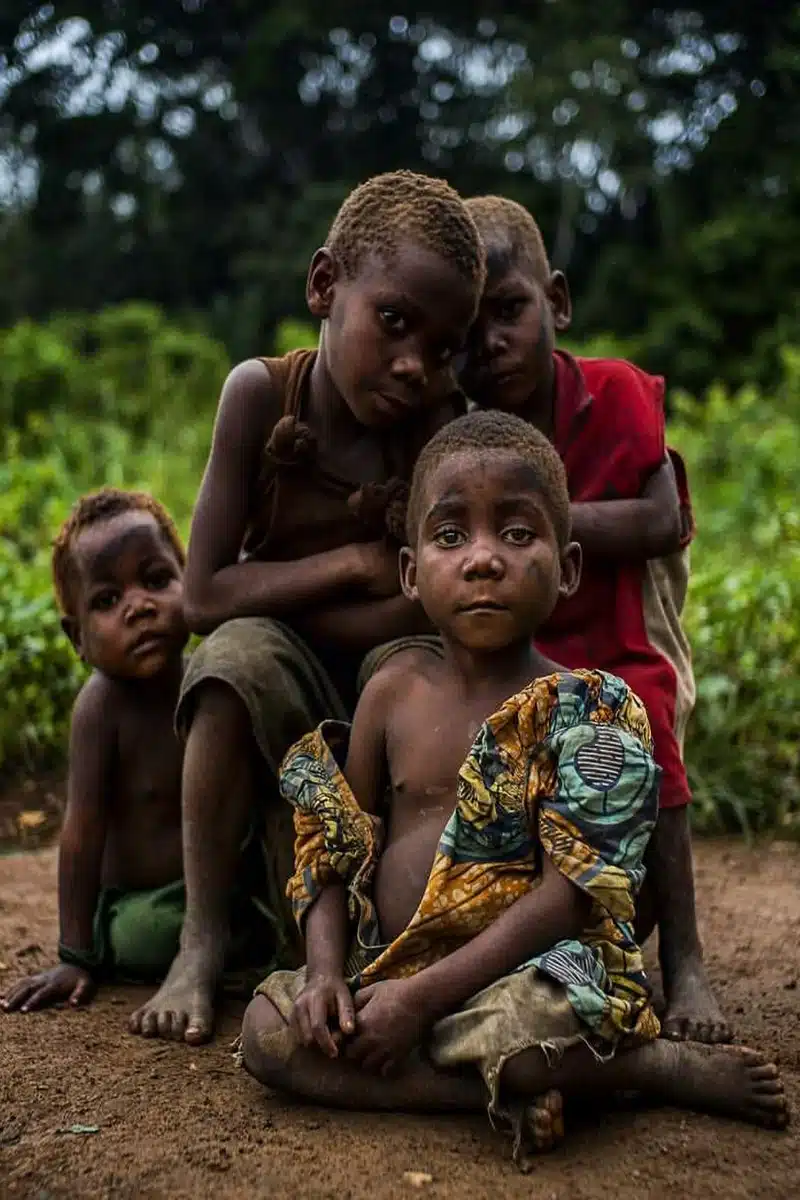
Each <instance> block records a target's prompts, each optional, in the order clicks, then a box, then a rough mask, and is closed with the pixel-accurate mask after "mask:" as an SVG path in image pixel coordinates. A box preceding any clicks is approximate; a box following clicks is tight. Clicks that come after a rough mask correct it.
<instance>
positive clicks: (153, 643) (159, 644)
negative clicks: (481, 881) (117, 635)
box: [131, 631, 169, 657]
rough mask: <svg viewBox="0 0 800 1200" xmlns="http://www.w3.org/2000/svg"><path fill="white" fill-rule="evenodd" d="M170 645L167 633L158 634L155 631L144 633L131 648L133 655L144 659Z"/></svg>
mask: <svg viewBox="0 0 800 1200" xmlns="http://www.w3.org/2000/svg"><path fill="white" fill-rule="evenodd" d="M168 643H169V636H168V635H167V634H166V633H156V632H153V631H150V632H148V633H142V634H140V635H139V637H137V638H136V640H135V641H134V643H133V645H132V646H131V654H135V655H136V656H137V657H143V656H144V655H146V654H152V652H153V651H154V650H161V649H163V647H164V646H166V645H167V644H168Z"/></svg>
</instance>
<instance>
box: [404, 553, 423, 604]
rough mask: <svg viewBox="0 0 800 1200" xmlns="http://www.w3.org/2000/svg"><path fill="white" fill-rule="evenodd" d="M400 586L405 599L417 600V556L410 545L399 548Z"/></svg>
mask: <svg viewBox="0 0 800 1200" xmlns="http://www.w3.org/2000/svg"><path fill="white" fill-rule="evenodd" d="M400 587H401V588H402V589H403V595H404V596H405V598H406V600H419V592H418V590H417V556H416V554H415V553H414V551H413V550H412V549H411V547H410V546H403V547H402V548H401V550H400Z"/></svg>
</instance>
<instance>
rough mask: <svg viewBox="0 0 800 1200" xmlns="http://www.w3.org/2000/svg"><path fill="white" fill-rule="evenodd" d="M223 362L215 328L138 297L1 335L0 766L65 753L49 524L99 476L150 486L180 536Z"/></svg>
mask: <svg viewBox="0 0 800 1200" xmlns="http://www.w3.org/2000/svg"><path fill="white" fill-rule="evenodd" d="M226 370H227V363H226V361H225V357H224V354H223V352H222V351H221V350H220V348H219V347H218V345H217V344H216V343H215V342H213V341H212V340H211V339H209V338H207V337H204V336H202V335H200V334H193V333H190V332H185V331H181V330H178V329H176V328H174V327H173V326H171V325H169V324H168V323H167V322H165V321H164V319H163V317H162V315H161V314H160V313H159V312H158V311H157V310H155V309H151V308H144V307H139V306H130V307H127V308H120V309H116V310H109V311H107V312H105V313H100V314H98V316H97V317H89V318H86V319H85V320H84V319H81V318H77V317H75V318H70V319H68V320H67V319H59V320H56V321H54V322H52V323H51V324H49V325H44V326H36V325H33V324H31V323H30V322H25V323H23V324H22V325H20V326H17V327H16V328H14V329H11V330H9V331H7V332H6V333H5V334H2V335H0V412H2V416H0V421H2V430H3V431H2V433H1V434H0V591H1V592H2V595H3V606H2V610H0V693H2V695H3V706H2V709H0V773H7V772H8V771H9V770H13V769H16V768H17V767H19V766H25V767H28V768H31V767H34V766H41V765H45V764H47V763H49V762H50V761H51V760H52V759H54V758H57V757H58V756H59V755H60V754H61V753H62V751H63V745H64V737H65V729H66V722H67V718H68V714H69V710H70V706H71V703H72V699H73V697H74V695H75V692H76V690H77V687H78V686H79V684H80V682H81V680H82V679H83V678H84V670H83V667H82V666H81V664H80V662H79V661H78V659H77V658H76V656H75V655H74V653H73V651H72V649H71V648H70V646H69V644H68V642H67V640H66V638H65V637H64V636H63V634H62V632H61V627H60V622H59V617H58V613H57V611H56V607H55V603H54V601H53V598H52V591H51V586H50V544H51V541H52V538H53V536H54V534H55V533H56V531H57V530H58V528H59V526H60V524H61V522H62V521H63V520H64V519H65V517H66V516H67V514H68V512H69V510H70V508H71V507H72V505H73V504H74V502H75V501H76V500H77V498H78V496H80V495H81V494H82V493H83V492H86V491H92V490H95V489H97V488H100V487H103V486H104V485H106V484H108V485H113V486H119V487H141V488H144V489H145V490H148V491H151V492H152V493H153V494H155V495H157V496H158V497H159V498H160V499H162V500H163V501H164V503H165V504H166V505H167V507H168V508H169V510H170V511H171V513H172V515H173V516H174V518H175V520H176V521H177V523H178V526H179V528H180V530H181V532H182V534H183V535H184V536H186V535H187V534H188V527H189V519H190V516H191V509H192V505H193V503H194V498H195V494H196V491H197V486H198V481H199V479H200V477H201V475H202V472H203V468H204V466H205V459H206V455H207V453H208V445H209V441H210V437H211V426H212V421H213V416H214V400H215V393H216V391H218V388H219V384H220V383H221V381H222V379H223V378H224V375H225V372H226ZM12 422H13V424H12Z"/></svg>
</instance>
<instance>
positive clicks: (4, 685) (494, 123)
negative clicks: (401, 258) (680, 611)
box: [0, 0, 800, 834]
mask: <svg viewBox="0 0 800 1200" xmlns="http://www.w3.org/2000/svg"><path fill="white" fill-rule="evenodd" d="M798 144H800V5H798V4H796V3H790V2H788V0H770V2H769V3H768V4H765V3H762V4H753V3H743V2H741V0H727V2H726V3H721V2H720V3H711V2H703V3H695V4H691V5H689V6H688V7H685V8H684V7H681V8H673V7H671V6H669V5H666V6H663V7H652V6H651V5H650V4H641V3H633V0H605V3H603V4H599V3H597V0H594V2H593V3H589V2H588V0H536V2H533V0H529V2H527V3H524V4H523V3H518V4H516V5H511V4H505V5H502V6H500V5H496V4H493V3H489V2H488V0H487V2H485V3H479V4H475V3H472V2H471V0H459V2H458V3H451V4H448V3H445V2H444V0H432V3H431V6H430V7H429V8H426V9H425V10H424V11H423V10H419V11H417V10H406V9H403V8H402V7H401V8H400V9H398V10H397V11H395V12H393V11H392V9H391V7H387V6H385V5H377V4H371V3H366V2H364V0H362V2H361V3H359V4H355V3H342V2H340V0H327V2H326V3H324V4H323V3H319V2H316V0H292V2H291V3H289V2H288V0H272V3H270V4H268V5H265V4H263V3H261V4H256V3H251V2H250V0H228V2H227V3H222V2H221V0H216V2H213V0H157V2H156V0H149V2H148V0H140V2H137V3H133V2H128V0H105V2H100V0H97V2H93V0H85V2H83V3H77V4H70V5H68V4H62V3H54V4H47V5H42V6H36V5H33V6H32V5H30V4H22V3H20V2H19V0H3V5H2V11H0V278H1V279H2V287H0V438H1V439H2V446H1V447H0V589H2V597H3V600H2V604H1V605H0V694H2V696H3V703H2V706H0V779H4V780H5V782H6V785H8V784H9V782H10V781H11V782H13V783H14V784H15V785H16V782H17V781H19V780H20V779H26V780H31V779H35V778H38V777H39V776H40V775H41V773H42V772H43V771H51V770H55V771H56V772H58V771H59V770H60V769H61V764H62V762H63V746H64V732H65V723H66V719H67V716H68V712H69V707H70V703H71V700H72V697H73V695H74V692H75V689H76V687H77V686H78V685H79V683H80V680H81V677H82V672H81V669H80V666H79V664H77V663H76V662H75V661H74V658H73V657H72V655H71V652H70V651H69V648H68V646H67V645H66V643H65V641H64V640H63V638H62V636H61V634H60V630H59V627H58V620H57V615H56V613H55V610H54V606H53V602H52V598H51V593H50V584H49V546H50V541H51V539H52V536H53V534H54V532H55V530H56V529H57V527H58V524H59V523H60V521H61V520H62V519H63V518H64V516H65V515H66V513H67V511H68V509H69V507H70V505H71V504H72V503H73V501H74V499H75V498H76V496H77V495H78V494H80V493H81V492H82V491H85V490H87V489H89V488H94V487H98V486H101V485H102V484H103V483H112V484H120V485H122V484H124V485H132V484H136V485H141V486H144V487H146V488H148V489H150V490H152V491H153V492H155V493H156V494H157V495H159V496H160V497H161V498H162V499H163V500H164V501H165V503H166V504H167V505H168V506H169V507H170V508H171V509H172V511H173V512H174V514H175V516H176V518H177V520H178V522H179V524H180V526H181V528H182V530H183V531H184V532H187V530H188V521H189V517H190V513H191V506H192V503H193V500H194V496H195V494H196V490H197V486H198V484H199V480H200V476H201V473H202V469H203V465H204V462H205V457H206V454H207V450H208V444H209V438H210V432H211V425H212V421H213V415H214V408H215V402H216V398H217V394H218V390H219V385H220V383H221V381H222V379H223V378H224V375H225V372H226V370H227V369H228V367H229V365H230V363H231V362H232V361H235V360H236V359H239V358H243V357H248V356H250V355H253V354H266V353H271V352H282V351H283V350H285V349H287V348H289V347H291V346H293V345H298V344H313V340H314V338H315V336H316V335H315V331H314V330H313V329H311V328H309V327H308V325H307V324H306V314H305V311H304V301H303V292H304V281H305V273H306V267H307V263H308V260H309V257H310V255H311V253H312V251H313V250H314V249H315V248H316V246H317V245H319V244H320V243H321V242H322V241H323V239H324V235H325V232H326V229H327V227H328V224H329V223H330V220H331V218H332V216H333V214H334V213H335V211H336V209H337V207H338V205H339V204H340V202H341V200H342V199H343V198H344V196H345V195H346V194H347V192H348V191H349V190H350V189H351V188H352V187H353V186H354V185H355V184H356V183H358V182H359V181H361V180H363V179H364V178H366V177H367V176H369V175H372V174H375V173H376V172H379V171H385V170H392V169H396V168H398V167H409V168H413V169H416V170H423V171H427V172H430V173H433V174H440V175H443V176H445V177H446V178H447V179H448V180H449V181H450V182H451V183H452V184H453V185H454V186H455V187H457V188H458V189H459V190H460V191H462V192H463V193H464V194H466V195H469V194H475V193H484V192H501V193H504V194H506V195H509V196H511V197H513V198H514V199H517V200H519V201H521V202H522V203H523V204H525V205H526V206H527V207H528V208H529V209H530V210H531V211H532V212H533V214H534V215H535V217H536V218H537V220H538V221H539V223H540V225H541V226H542V229H543V232H544V235H545V240H546V243H547V245H548V248H549V250H550V253H551V256H552V259H553V262H554V265H556V266H559V267H561V268H562V269H564V270H565V271H566V272H567V274H568V276H569V279H570V283H571V286H572V291H573V298H574V301H575V322H574V326H573V331H572V334H571V342H570V348H572V349H578V350H580V351H581V352H583V353H590V354H591V353H603V354H606V353H616V354H619V355H622V356H625V357H630V358H632V359H634V360H635V361H636V362H638V363H639V364H640V365H642V366H643V367H645V368H647V369H649V370H652V371H655V372H659V373H663V374H665V375H666V377H667V382H668V388H669V402H670V417H671V424H670V431H669V432H670V439H671V441H672V442H673V443H674V444H675V445H677V446H678V448H679V449H680V450H681V451H682V452H683V453H684V455H685V457H686V458H687V461H688V465H689V469H690V478H691V481H692V485H693V491H694V497H695V504H696V509H697V521H698V527H699V532H698V538H697V542H696V545H695V550H694V558H693V582H692V588H691V593H690V598H689V603H688V608H687V613H686V621H687V626H688V628H689V631H690V634H691V637H692V642H693V647H694V652H695V661H696V671H697V676H698V691H699V698H698V708H697V713H696V716H695V720H694V722H693V726H692V730H691V734H690V739H689V744H688V747H687V756H688V764H689V769H690V775H691V779H692V783H693V786H694V788H695V790H696V793H697V799H698V803H697V805H696V808H695V819H696V821H697V824H698V826H700V827H702V828H707V829H719V828H735V829H741V830H744V831H746V832H748V833H752V832H756V831H761V830H778V831H780V832H782V833H787V834H792V833H793V832H795V831H796V830H797V829H798V821H799V820H800V767H799V766H798V753H799V750H798V747H799V746H800V501H799V500H798V492H799V491H800V488H798V484H800V465H798V464H800V423H799V422H800V416H799V414H800V329H799V328H798V318H800V154H798V150H797V147H798Z"/></svg>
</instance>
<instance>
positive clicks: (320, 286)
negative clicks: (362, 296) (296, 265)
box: [306, 246, 339, 321]
mask: <svg viewBox="0 0 800 1200" xmlns="http://www.w3.org/2000/svg"><path fill="white" fill-rule="evenodd" d="M338 274H339V270H338V266H337V263H336V259H335V258H334V257H333V255H332V254H331V252H330V250H328V249H327V247H325V246H323V247H322V248H321V249H320V250H317V251H316V252H315V254H314V257H313V258H312V259H311V266H310V267H309V268H308V278H307V279H306V303H307V304H308V311H309V312H310V313H311V315H312V317H317V318H318V319H319V320H320V321H324V320H325V318H326V317H328V316H330V311H331V304H332V303H333V290H334V284H335V283H336V279H337V277H338Z"/></svg>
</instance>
